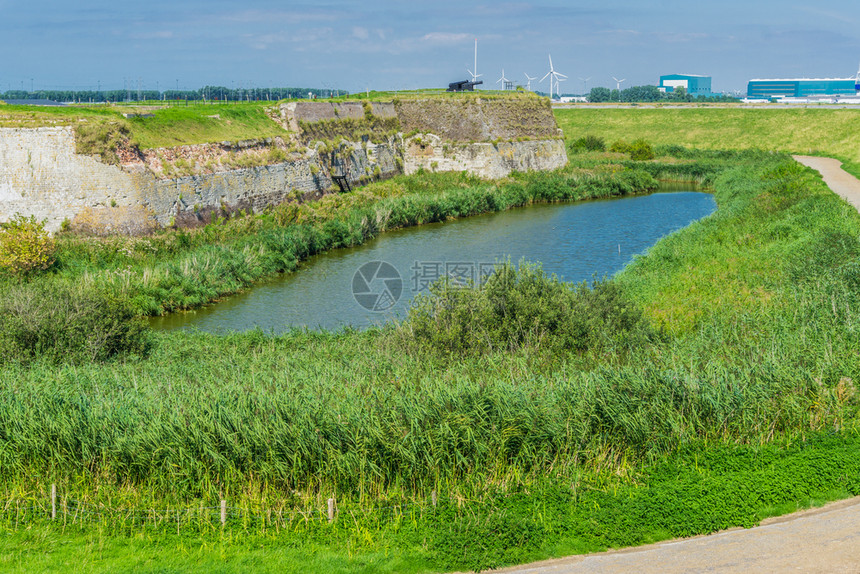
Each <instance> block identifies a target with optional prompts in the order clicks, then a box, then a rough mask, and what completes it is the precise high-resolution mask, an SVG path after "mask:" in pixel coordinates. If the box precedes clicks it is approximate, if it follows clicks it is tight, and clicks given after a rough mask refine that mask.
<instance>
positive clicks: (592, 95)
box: [588, 88, 610, 103]
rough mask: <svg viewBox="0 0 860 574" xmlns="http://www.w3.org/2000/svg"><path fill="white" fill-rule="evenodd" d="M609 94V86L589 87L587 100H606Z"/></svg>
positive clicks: (595, 101)
mask: <svg viewBox="0 0 860 574" xmlns="http://www.w3.org/2000/svg"><path fill="white" fill-rule="evenodd" d="M609 96H610V92H609V88H591V92H589V93H588V101H589V102H594V103H600V102H608V101H609Z"/></svg>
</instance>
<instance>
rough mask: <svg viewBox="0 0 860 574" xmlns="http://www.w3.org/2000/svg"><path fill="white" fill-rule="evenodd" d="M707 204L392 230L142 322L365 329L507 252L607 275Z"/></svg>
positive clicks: (676, 199) (672, 197)
mask: <svg viewBox="0 0 860 574" xmlns="http://www.w3.org/2000/svg"><path fill="white" fill-rule="evenodd" d="M685 187H686V189H690V187H691V186H690V185H686V186H685ZM715 209H716V203H715V202H714V199H713V197H712V196H711V195H710V194H707V193H702V192H697V191H677V190H675V191H669V190H668V189H663V190H661V192H660V193H654V194H650V195H642V196H633V197H625V198H620V199H610V200H601V201H586V202H579V203H566V204H551V205H535V206H530V207H524V208H520V209H514V210H510V211H505V212H501V213H492V214H487V215H480V216H476V217H470V218H465V219H460V220H456V221H449V222H445V223H435V224H430V225H423V226H420V227H413V228H408V229H401V230H396V231H391V232H388V233H384V234H382V235H380V236H379V237H377V238H376V239H373V240H371V241H368V242H367V243H365V244H364V245H361V246H358V247H353V248H349V249H338V250H334V251H330V252H328V253H323V254H320V255H317V256H315V257H312V258H310V259H308V260H307V261H305V262H304V263H302V265H301V266H300V268H299V270H298V271H296V272H295V273H290V274H285V275H283V276H280V277H278V278H276V279H273V280H270V281H268V282H264V283H260V284H258V285H255V286H254V287H253V288H252V289H250V290H248V291H247V292H244V293H240V294H238V295H234V296H231V297H229V298H227V299H225V300H223V301H220V302H218V303H215V304H212V305H209V306H206V307H203V308H201V309H197V310H194V311H189V312H183V313H173V314H170V315H165V316H163V317H155V318H153V319H152V320H151V323H152V326H153V328H156V329H178V328H198V329H201V330H204V331H211V332H227V331H244V330H249V329H254V328H257V327H259V328H261V329H262V330H263V331H265V332H271V333H281V332H284V331H286V330H289V329H290V328H294V327H308V328H325V329H338V328H340V327H344V326H353V327H356V328H366V327H368V326H371V325H375V324H381V323H384V322H385V321H387V320H389V319H392V318H398V317H401V318H402V317H403V316H405V314H406V312H407V310H408V308H409V304H410V301H411V300H412V298H413V297H414V296H415V295H416V294H418V293H427V288H428V286H429V285H430V283H432V282H433V281H434V280H436V279H438V278H439V277H442V276H447V277H449V279H450V280H452V281H458V282H467V281H470V280H471V281H473V282H475V283H479V282H480V281H481V278H482V277H485V276H486V273H488V272H489V271H490V270H492V268H493V266H494V265H495V264H496V263H498V262H500V261H505V260H508V259H509V260H510V261H511V262H513V263H518V262H519V261H520V260H523V259H524V260H526V261H530V262H540V263H541V264H542V266H543V269H544V270H545V271H546V272H547V273H555V274H556V275H558V276H559V277H560V278H562V279H564V280H565V281H572V282H581V281H583V280H591V279H592V278H593V277H598V278H600V277H603V276H611V275H613V274H614V273H616V272H618V271H619V270H621V269H622V268H623V267H624V266H625V265H626V264H627V263H629V262H630V261H631V260H632V259H633V257H634V255H636V254H641V253H643V252H645V251H646V250H647V249H648V248H649V247H651V246H652V245H654V244H655V243H656V242H657V241H658V240H659V239H660V238H662V237H664V236H666V235H668V234H670V233H672V232H673V231H676V230H678V229H681V228H682V227H686V226H687V225H689V224H690V223H692V222H693V221H695V220H697V219H700V218H702V217H705V216H707V215H709V214H710V213H712V212H713V211H714V210H715Z"/></svg>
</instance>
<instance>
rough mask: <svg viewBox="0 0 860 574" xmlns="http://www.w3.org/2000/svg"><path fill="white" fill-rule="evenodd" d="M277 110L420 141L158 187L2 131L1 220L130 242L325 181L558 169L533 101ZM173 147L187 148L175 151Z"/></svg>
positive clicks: (310, 154)
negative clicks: (396, 130)
mask: <svg viewBox="0 0 860 574" xmlns="http://www.w3.org/2000/svg"><path fill="white" fill-rule="evenodd" d="M279 111H280V118H279V121H280V122H281V123H283V124H284V125H285V126H286V127H288V129H290V130H291V131H293V132H294V133H296V134H297V135H299V136H300V135H301V134H300V133H299V132H300V129H301V128H300V124H302V125H305V126H307V125H309V124H311V123H313V122H319V121H327V122H332V121H334V122H335V123H337V120H348V121H347V122H346V123H345V125H346V126H347V127H350V126H351V129H352V128H356V126H357V129H364V126H365V124H362V123H361V122H362V121H364V122H365V123H366V124H367V125H371V126H373V125H374V122H376V119H383V120H385V121H388V122H389V123H388V124H383V125H384V126H389V125H391V124H390V122H394V125H397V123H398V122H399V125H400V129H401V130H403V131H404V132H407V133H410V132H411V133H415V132H419V133H418V135H413V136H411V137H406V138H404V137H403V135H402V133H401V134H397V135H393V133H392V132H391V131H384V132H382V135H380V132H379V131H377V132H373V134H372V137H370V138H368V137H367V136H361V137H360V138H359V137H356V138H355V139H361V140H362V141H356V142H350V141H344V140H343V138H340V141H338V142H327V143H326V146H325V147H324V148H320V147H318V144H315V143H314V142H313V141H311V142H310V143H308V147H302V148H301V149H302V150H304V151H300V152H299V153H297V154H295V156H294V158H299V159H291V160H289V161H284V162H282V163H276V164H272V165H264V166H262V167H249V168H241V169H224V170H223V171H216V172H214V173H205V174H201V175H189V176H184V177H171V178H166V177H159V175H158V174H157V173H155V172H153V171H152V170H150V169H147V168H146V167H145V166H144V165H142V164H140V163H138V164H137V165H124V166H115V165H108V164H106V163H103V162H101V161H99V158H98V157H91V156H86V155H79V154H76V153H75V137H74V132H73V129H72V128H70V127H49V128H5V129H0V221H5V220H8V219H9V218H11V217H12V216H14V215H15V214H16V213H17V214H21V215H25V216H30V215H34V216H35V217H36V218H38V219H40V220H42V219H44V220H46V222H47V228H48V229H49V230H51V231H56V230H59V229H60V228H61V227H62V225H63V223H64V222H65V221H68V222H69V223H71V224H72V225H73V226H77V227H79V228H81V229H85V230H90V231H93V232H97V233H128V234H136V233H145V232H147V231H150V230H152V229H154V228H156V227H159V226H168V225H174V224H176V225H194V224H196V223H198V222H200V221H203V220H205V218H206V217H207V216H211V215H212V214H213V213H217V212H220V211H221V210H235V209H246V210H250V211H255V212H256V211H260V210H262V209H264V208H266V207H267V206H270V205H274V204H278V203H281V202H283V201H285V200H288V199H294V198H296V197H297V196H301V197H302V198H303V199H305V200H307V199H312V198H314V197H319V196H321V195H322V194H324V193H329V192H331V191H332V189H333V187H334V185H333V180H332V178H331V176H332V175H333V174H332V171H334V174H336V175H346V176H347V177H348V178H349V179H350V181H351V182H352V183H353V185H355V184H356V183H360V182H363V181H367V180H369V179H371V178H380V177H382V178H384V177H389V176H392V175H395V174H398V173H407V174H410V173H414V172H416V171H418V170H419V169H424V170H428V171H467V172H470V173H472V174H475V175H478V176H481V177H485V178H499V177H504V176H507V175H508V174H509V173H511V171H514V170H516V171H529V170H552V169H556V168H559V167H562V166H563V165H565V164H566V163H567V154H566V151H565V146H564V143H563V141H562V140H561V139H560V135H559V133H558V128H557V126H556V124H555V119H554V118H553V116H552V111H551V110H550V109H549V106H548V105H545V103H543V102H542V100H540V99H538V98H531V99H523V100H522V101H519V100H517V101H515V102H513V103H511V102H508V103H506V102H505V101H503V100H492V99H490V100H482V99H480V98H474V99H469V100H465V101H463V102H459V103H457V102H456V101H453V100H447V99H445V100H437V101H432V100H426V101H425V100H417V101H407V102H389V103H377V102H374V103H373V104H371V105H369V106H368V105H365V104H362V103H355V102H345V103H337V104H331V103H325V102H323V103H316V102H298V103H290V104H284V105H282V106H281V108H280V110H279ZM349 122H352V123H349ZM320 125H323V124H320ZM326 125H332V124H331V123H330V124H326ZM376 125H377V126H378V125H379V124H378V123H377V124H376ZM335 127H336V126H335ZM385 130H388V127H385ZM357 133H358V132H357ZM306 139H307V138H306ZM373 139H375V140H377V141H371V140H373ZM332 146H334V147H335V149H334V150H332ZM180 149H185V148H174V150H180ZM318 149H320V150H322V153H320V152H319V151H317V150H318Z"/></svg>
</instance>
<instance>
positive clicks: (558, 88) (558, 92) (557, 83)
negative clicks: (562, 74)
mask: <svg viewBox="0 0 860 574" xmlns="http://www.w3.org/2000/svg"><path fill="white" fill-rule="evenodd" d="M565 81H567V80H565V79H564V78H556V80H555V95H557V96H558V97H559V98H561V83H562V82H565Z"/></svg>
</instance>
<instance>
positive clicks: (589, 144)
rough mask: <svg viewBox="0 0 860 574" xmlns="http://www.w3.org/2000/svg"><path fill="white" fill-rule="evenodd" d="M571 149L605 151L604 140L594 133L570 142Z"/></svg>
mask: <svg viewBox="0 0 860 574" xmlns="http://www.w3.org/2000/svg"><path fill="white" fill-rule="evenodd" d="M571 149H572V150H573V151H577V152H578V151H606V142H605V141H604V140H603V138H601V137H598V136H595V135H587V136H585V137H581V138H579V139H577V140H575V141H574V142H573V144H571Z"/></svg>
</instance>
